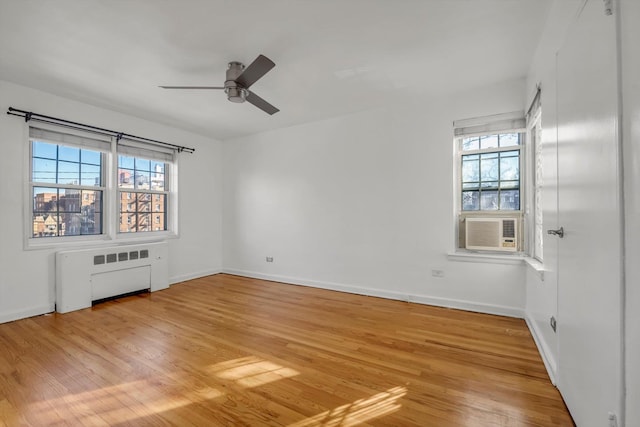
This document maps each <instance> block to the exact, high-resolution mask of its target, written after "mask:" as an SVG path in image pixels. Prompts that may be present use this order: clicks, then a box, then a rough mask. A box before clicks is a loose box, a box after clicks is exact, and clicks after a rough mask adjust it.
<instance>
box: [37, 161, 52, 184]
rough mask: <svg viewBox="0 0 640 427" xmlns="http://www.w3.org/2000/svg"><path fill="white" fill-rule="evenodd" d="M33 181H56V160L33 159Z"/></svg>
mask: <svg viewBox="0 0 640 427" xmlns="http://www.w3.org/2000/svg"><path fill="white" fill-rule="evenodd" d="M32 181H33V182H48V183H52V184H55V182H56V161H55V160H45V159H33V177H32Z"/></svg>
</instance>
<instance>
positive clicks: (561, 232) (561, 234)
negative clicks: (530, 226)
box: [547, 227, 564, 239]
mask: <svg viewBox="0 0 640 427" xmlns="http://www.w3.org/2000/svg"><path fill="white" fill-rule="evenodd" d="M547 234H553V235H554V236H558V237H559V238H561V239H562V238H563V237H564V227H560V228H558V229H557V230H547Z"/></svg>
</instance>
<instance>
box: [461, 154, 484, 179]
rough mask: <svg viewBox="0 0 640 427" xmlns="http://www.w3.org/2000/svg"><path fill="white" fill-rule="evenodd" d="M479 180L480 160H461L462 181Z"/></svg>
mask: <svg viewBox="0 0 640 427" xmlns="http://www.w3.org/2000/svg"><path fill="white" fill-rule="evenodd" d="M479 180H480V162H479V161H478V160H466V159H464V158H463V161H462V182H469V181H479Z"/></svg>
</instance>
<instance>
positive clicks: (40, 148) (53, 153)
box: [33, 141, 58, 160]
mask: <svg viewBox="0 0 640 427" xmlns="http://www.w3.org/2000/svg"><path fill="white" fill-rule="evenodd" d="M33 157H42V158H45V159H54V160H55V159H57V158H58V146H57V145H55V144H49V143H46V142H41V141H33Z"/></svg>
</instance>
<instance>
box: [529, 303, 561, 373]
mask: <svg viewBox="0 0 640 427" xmlns="http://www.w3.org/2000/svg"><path fill="white" fill-rule="evenodd" d="M524 320H525V322H527V326H528V327H529V331H531V335H532V336H533V341H535V343H536V347H538V353H540V357H542V362H544V367H545V368H546V369H547V374H549V379H550V380H551V383H552V384H553V385H556V369H557V366H558V365H557V363H556V359H555V358H554V357H553V352H552V351H551V349H550V348H549V345H548V344H547V342H546V341H545V340H544V339H542V333H541V332H540V329H539V328H538V326H537V323H536V322H535V321H534V320H533V318H532V317H531V315H530V314H529V313H526V312H525V316H524Z"/></svg>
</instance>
